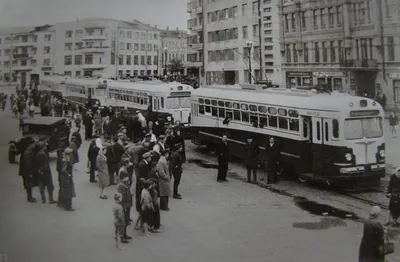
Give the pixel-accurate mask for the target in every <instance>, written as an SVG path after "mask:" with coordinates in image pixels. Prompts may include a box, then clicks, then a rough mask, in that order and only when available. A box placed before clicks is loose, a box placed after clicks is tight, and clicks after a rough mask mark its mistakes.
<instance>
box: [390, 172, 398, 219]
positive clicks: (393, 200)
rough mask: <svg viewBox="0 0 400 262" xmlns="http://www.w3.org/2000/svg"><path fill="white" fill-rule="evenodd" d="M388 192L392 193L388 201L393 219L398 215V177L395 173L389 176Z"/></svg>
mask: <svg viewBox="0 0 400 262" xmlns="http://www.w3.org/2000/svg"><path fill="white" fill-rule="evenodd" d="M388 193H390V194H392V196H391V197H390V202H389V210H390V213H391V214H392V216H393V218H394V219H397V218H399V216H400V178H399V177H397V176H396V175H395V174H393V175H391V176H390V181H389V186H388Z"/></svg>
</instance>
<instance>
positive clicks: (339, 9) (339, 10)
mask: <svg viewBox="0 0 400 262" xmlns="http://www.w3.org/2000/svg"><path fill="white" fill-rule="evenodd" d="M336 21H337V25H338V26H340V25H341V24H342V7H341V6H337V7H336Z"/></svg>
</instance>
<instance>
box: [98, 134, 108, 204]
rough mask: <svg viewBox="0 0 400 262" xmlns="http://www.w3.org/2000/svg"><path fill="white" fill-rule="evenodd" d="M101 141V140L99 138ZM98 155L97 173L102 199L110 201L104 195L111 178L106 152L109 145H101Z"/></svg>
mask: <svg viewBox="0 0 400 262" xmlns="http://www.w3.org/2000/svg"><path fill="white" fill-rule="evenodd" d="M98 139H100V138H98ZM99 146H100V147H98V146H96V147H97V148H99V151H98V155H97V157H96V171H97V181H98V184H99V187H100V196H99V197H100V198H101V199H108V197H107V196H106V195H105V194H104V188H105V187H106V186H108V185H109V184H110V177H109V174H108V166H107V157H106V154H107V153H106V151H107V148H108V146H109V145H108V144H103V145H101V144H100V145H99Z"/></svg>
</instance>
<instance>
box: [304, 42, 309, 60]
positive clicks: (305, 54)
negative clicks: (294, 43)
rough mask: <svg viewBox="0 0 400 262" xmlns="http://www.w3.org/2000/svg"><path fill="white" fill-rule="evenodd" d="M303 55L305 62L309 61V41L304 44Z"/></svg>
mask: <svg viewBox="0 0 400 262" xmlns="http://www.w3.org/2000/svg"><path fill="white" fill-rule="evenodd" d="M303 55H304V63H308V45H307V43H304V44H303Z"/></svg>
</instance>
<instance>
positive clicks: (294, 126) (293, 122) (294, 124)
mask: <svg viewBox="0 0 400 262" xmlns="http://www.w3.org/2000/svg"><path fill="white" fill-rule="evenodd" d="M289 130H290V131H296V132H299V130H300V129H299V120H298V119H290V120H289Z"/></svg>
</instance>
